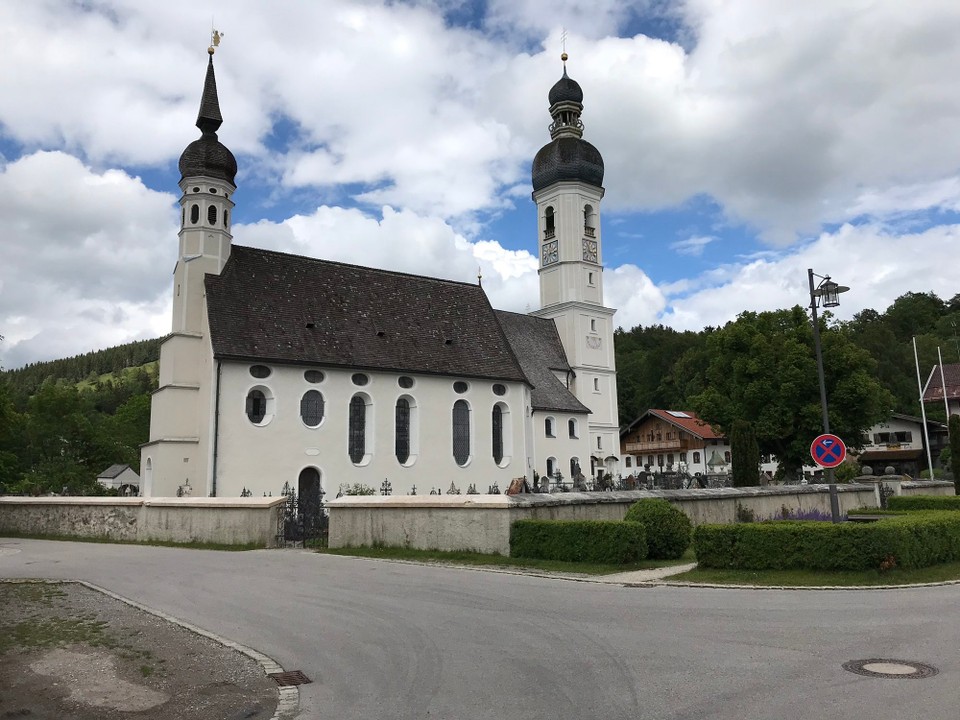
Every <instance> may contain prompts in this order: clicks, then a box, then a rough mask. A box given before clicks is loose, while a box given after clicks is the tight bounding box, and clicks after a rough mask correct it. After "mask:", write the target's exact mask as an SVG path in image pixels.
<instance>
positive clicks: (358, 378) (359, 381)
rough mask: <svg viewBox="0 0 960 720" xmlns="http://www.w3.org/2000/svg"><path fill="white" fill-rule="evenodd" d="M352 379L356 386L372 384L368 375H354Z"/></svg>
mask: <svg viewBox="0 0 960 720" xmlns="http://www.w3.org/2000/svg"><path fill="white" fill-rule="evenodd" d="M350 379H351V380H353V384H354V385H366V384H367V383H368V382H370V377H369V376H368V375H367V374H366V373H354V374H353V377H352V378H350Z"/></svg>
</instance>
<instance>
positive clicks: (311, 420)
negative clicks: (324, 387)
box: [300, 390, 323, 428]
mask: <svg viewBox="0 0 960 720" xmlns="http://www.w3.org/2000/svg"><path fill="white" fill-rule="evenodd" d="M300 419H301V420H303V424H304V425H306V426H307V427H312V428H314V427H317V426H318V425H319V424H320V423H321V422H322V421H323V395H321V394H320V393H319V392H318V391H317V390H307V392H305V393H304V394H303V397H302V398H300Z"/></svg>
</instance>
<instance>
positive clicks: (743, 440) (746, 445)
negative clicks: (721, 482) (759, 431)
mask: <svg viewBox="0 0 960 720" xmlns="http://www.w3.org/2000/svg"><path fill="white" fill-rule="evenodd" d="M730 454H731V456H732V460H733V468H732V470H731V473H732V475H733V486H734V487H752V486H755V485H759V484H760V448H759V446H758V445H757V436H756V434H755V433H754V431H753V425H751V424H750V423H749V422H748V421H746V420H734V422H733V425H732V427H731V428H730Z"/></svg>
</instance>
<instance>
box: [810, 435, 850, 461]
mask: <svg viewBox="0 0 960 720" xmlns="http://www.w3.org/2000/svg"><path fill="white" fill-rule="evenodd" d="M810 457H812V458H813V461H814V462H815V463H816V464H817V465H819V466H820V467H824V468H835V467H837V465H839V464H840V463H842V462H843V460H844V458H845V457H847V446H846V445H844V444H843V440H841V439H840V438H838V437H837V436H836V435H831V434H830V433H824V434H823V435H818V436H817V438H816V439H815V440H814V441H813V442H812V443H811V444H810Z"/></svg>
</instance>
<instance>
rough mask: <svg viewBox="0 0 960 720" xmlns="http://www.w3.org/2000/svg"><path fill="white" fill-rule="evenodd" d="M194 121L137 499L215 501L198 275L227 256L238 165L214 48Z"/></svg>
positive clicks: (210, 391)
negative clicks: (227, 131)
mask: <svg viewBox="0 0 960 720" xmlns="http://www.w3.org/2000/svg"><path fill="white" fill-rule="evenodd" d="M218 40H219V37H218V36H217V35H216V34H215V35H214V43H213V44H211V46H210V47H209V49H208V50H207V52H208V54H209V58H208V60H207V75H206V79H205V81H204V85H203V95H202V97H201V100H200V111H199V113H198V114H197V123H196V124H197V127H198V128H199V129H200V133H201V135H200V138H199V139H197V140H194V141H193V142H192V143H190V144H189V145H188V146H187V148H186V149H185V150H184V151H183V154H182V155H181V156H180V166H179V167H180V176H181V177H180V190H181V191H182V195H181V197H180V233H179V254H178V257H177V264H176V267H175V268H174V271H173V323H172V328H171V333H170V334H169V335H168V336H166V337H165V338H164V339H163V343H162V345H161V346H160V373H159V374H160V377H159V387H158V389H157V391H156V392H155V393H154V394H153V396H152V398H151V405H150V440H149V442H147V443H146V444H145V445H143V446H142V448H141V451H140V472H141V477H142V485H141V494H143V495H145V496H149V495H155V496H171V495H177V494H178V490H180V491H181V492H184V493H190V494H194V495H213V494H216V488H215V487H214V486H213V484H212V483H213V480H212V478H213V473H212V470H211V468H212V465H213V452H214V451H213V449H212V447H211V442H210V440H211V437H212V436H213V433H214V428H213V427H212V426H211V421H210V420H209V419H210V418H211V417H213V416H214V415H215V413H211V412H210V408H211V407H212V405H213V402H214V396H215V392H216V388H214V387H212V384H213V383H212V382H211V378H212V377H213V376H214V371H213V369H212V365H213V353H212V349H211V345H210V337H209V335H210V331H209V328H208V326H207V317H206V297H205V290H204V280H203V279H204V276H205V275H207V274H213V275H219V274H220V272H221V270H223V266H224V264H225V263H226V262H227V259H228V258H229V257H230V247H231V241H232V239H233V237H232V236H231V234H230V220H231V218H230V214H231V211H232V210H233V201H232V200H231V199H230V198H231V196H232V195H233V193H234V191H235V190H236V189H237V186H236V184H235V182H234V180H235V178H236V175H237V161H236V158H234V156H233V153H231V152H230V150H228V149H227V148H226V146H224V145H223V143H221V142H220V140H219V139H218V138H217V130H218V129H219V128H220V125H221V124H222V123H223V117H222V116H221V115H220V102H219V100H218V98H217V79H216V76H215V74H214V71H213V53H214V45H215V44H216V42H217V41H218Z"/></svg>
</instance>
